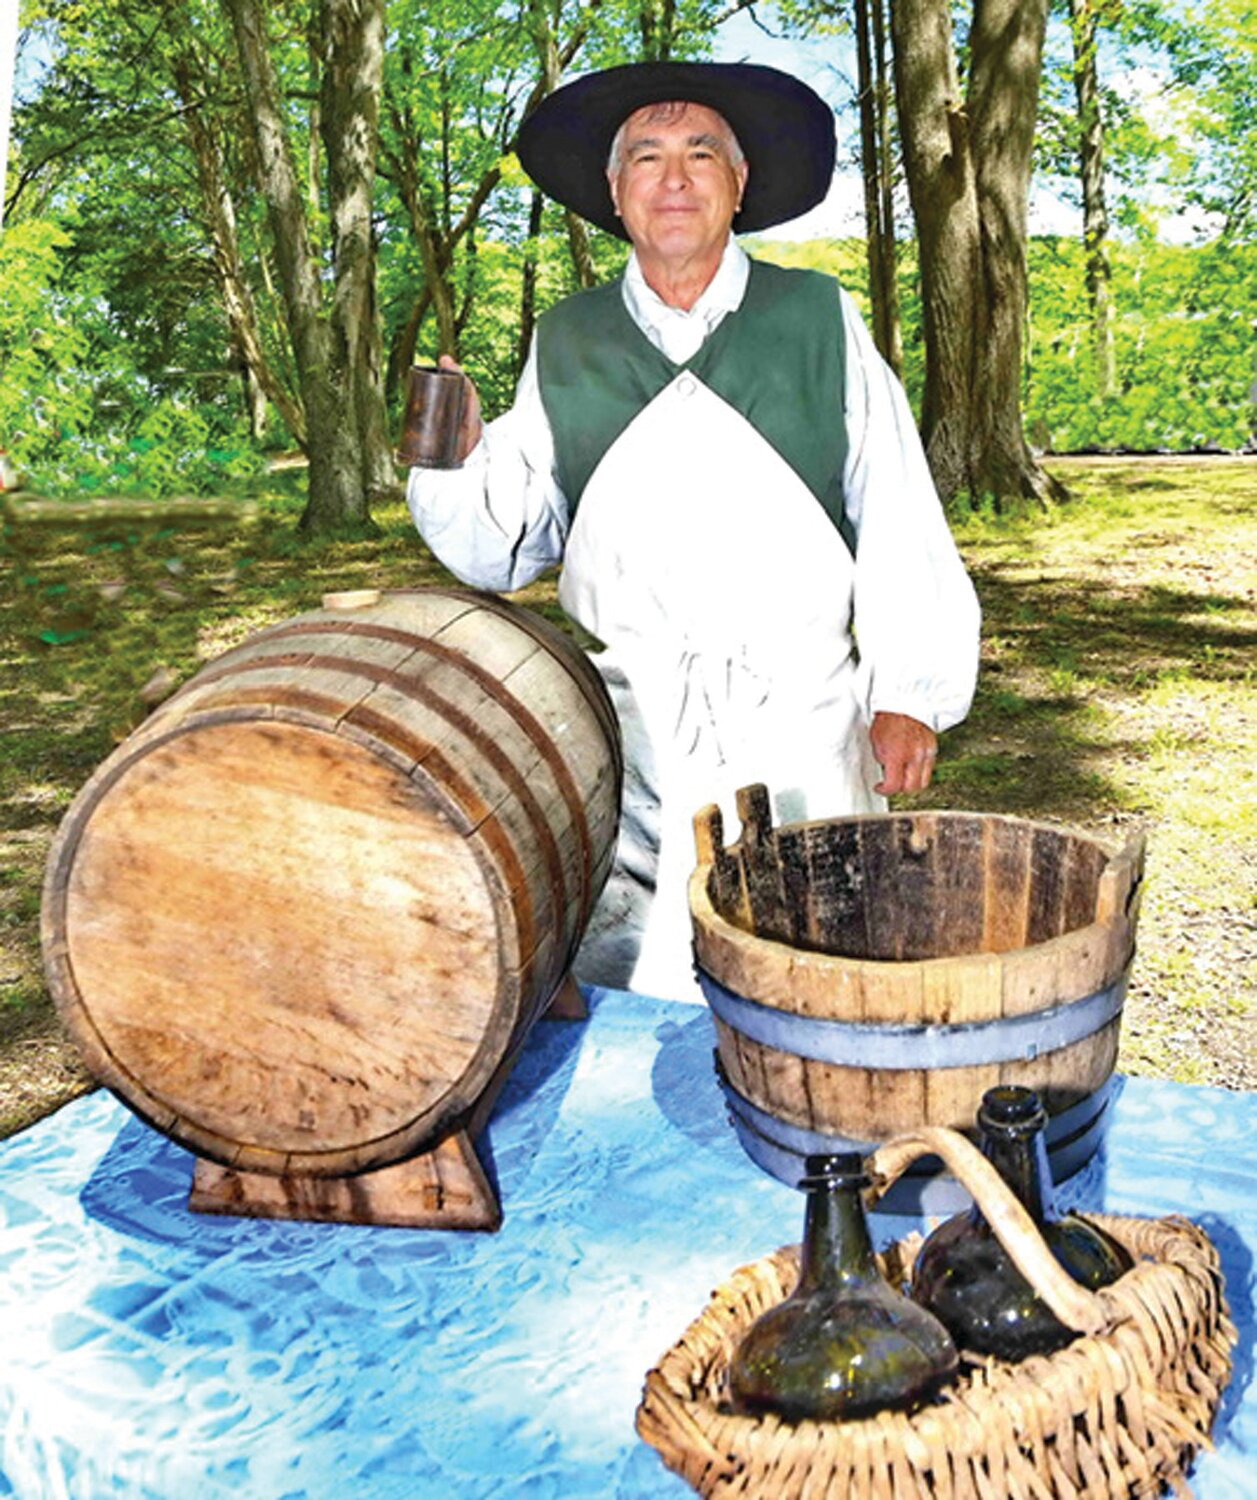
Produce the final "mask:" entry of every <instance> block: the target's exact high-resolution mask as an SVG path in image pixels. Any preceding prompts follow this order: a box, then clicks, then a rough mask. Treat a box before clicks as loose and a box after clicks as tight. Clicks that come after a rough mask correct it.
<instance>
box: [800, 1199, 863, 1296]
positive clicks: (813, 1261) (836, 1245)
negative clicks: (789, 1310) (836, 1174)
mask: <svg viewBox="0 0 1257 1500" xmlns="http://www.w3.org/2000/svg"><path fill="white" fill-rule="evenodd" d="M878 1277H879V1273H878V1269H877V1262H876V1261H875V1260H874V1258H873V1242H872V1240H871V1239H870V1238H869V1226H868V1221H867V1220H866V1219H865V1217H864V1205H863V1204H862V1203H861V1201H860V1191H859V1189H858V1188H856V1187H842V1186H839V1185H837V1184H834V1183H825V1184H819V1185H817V1186H816V1187H813V1188H810V1189H809V1191H808V1197H807V1214H806V1217H805V1219H804V1225H803V1253H802V1257H801V1260H800V1265H799V1290H800V1291H814V1290H815V1289H817V1288H818V1287H823V1286H845V1285H854V1284H856V1283H858V1282H865V1281H871V1280H877V1279H878Z"/></svg>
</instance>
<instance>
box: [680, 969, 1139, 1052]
mask: <svg viewBox="0 0 1257 1500" xmlns="http://www.w3.org/2000/svg"><path fill="white" fill-rule="evenodd" d="M1128 972H1129V965H1128V966H1127V968H1125V969H1123V970H1122V972H1121V974H1119V975H1118V977H1117V978H1116V979H1115V980H1114V981H1113V983H1112V984H1110V985H1106V986H1105V988H1104V989H1102V990H1097V991H1096V992H1095V994H1093V995H1086V996H1084V997H1083V998H1082V999H1081V1000H1069V1001H1066V1002H1065V1003H1064V1004H1063V1005H1054V1006H1051V1007H1049V1008H1048V1009H1046V1010H1036V1011H1029V1012H1027V1013H1026V1014H1025V1015H1020V1016H997V1017H995V1018H993V1019H991V1020H986V1021H960V1022H948V1023H938V1024H921V1023H919V1022H918V1023H911V1024H905V1023H902V1022H897V1021H894V1022H889V1021H888V1022H872V1021H835V1020H831V1019H828V1018H826V1017H818V1016H800V1015H796V1014H795V1013H794V1012H792V1011H784V1010H777V1009H776V1008H775V1007H773V1006H771V1005H761V1004H760V1003H759V1001H757V1000H748V999H746V998H745V997H744V996H742V995H735V994H734V993H733V992H732V991H731V990H727V989H725V987H724V985H722V984H720V983H719V982H718V981H717V980H715V979H713V978H712V976H711V975H710V974H708V973H707V972H706V970H704V969H703V968H701V967H699V968H698V969H697V973H698V982H699V985H700V986H701V987H702V991H703V994H704V995H705V996H706V999H707V1003H708V1005H710V1006H711V1008H712V1011H713V1012H714V1013H715V1015H716V1016H717V1017H718V1019H720V1020H721V1021H723V1022H724V1023H725V1025H726V1026H731V1027H732V1028H733V1029H734V1030H735V1031H737V1032H740V1033H741V1034H742V1035H743V1036H746V1037H749V1038H750V1039H751V1040H752V1041H754V1042H760V1043H761V1044H762V1045H763V1046H766V1047H774V1048H776V1049H777V1050H778V1051H781V1052H791V1053H793V1054H795V1056H797V1057H808V1058H811V1059H813V1060H814V1061H815V1062H826V1063H838V1064H841V1065H844V1066H846V1067H858V1068H887V1069H916V1068H967V1067H974V1066H977V1065H979V1064H982V1063H997V1062H1022V1061H1028V1060H1032V1059H1034V1058H1036V1057H1039V1056H1040V1055H1041V1054H1042V1053H1045V1052H1055V1051H1057V1050H1058V1049H1059V1048H1061V1047H1068V1046H1070V1045H1072V1044H1073V1043H1074V1042H1080V1041H1082V1040H1083V1039H1084V1037H1089V1036H1091V1035H1092V1034H1093V1033H1094V1032H1097V1031H1099V1030H1100V1028H1101V1027H1103V1026H1106V1025H1107V1024H1108V1023H1109V1022H1110V1021H1111V1020H1112V1019H1113V1018H1114V1016H1116V1015H1118V1014H1120V1012H1121V1009H1122V1005H1123V1003H1124V1001H1125V998H1126V978H1127V974H1128Z"/></svg>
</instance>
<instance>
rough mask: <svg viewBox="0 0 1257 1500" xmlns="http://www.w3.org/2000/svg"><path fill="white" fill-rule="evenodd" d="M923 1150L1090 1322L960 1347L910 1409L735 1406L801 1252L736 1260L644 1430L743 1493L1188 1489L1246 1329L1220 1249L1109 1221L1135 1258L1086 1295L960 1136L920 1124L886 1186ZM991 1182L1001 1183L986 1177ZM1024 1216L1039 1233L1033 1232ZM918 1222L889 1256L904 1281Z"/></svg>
mask: <svg viewBox="0 0 1257 1500" xmlns="http://www.w3.org/2000/svg"><path fill="white" fill-rule="evenodd" d="M924 1151H933V1152H937V1153H939V1154H941V1155H944V1157H945V1159H946V1161H947V1165H948V1167H949V1169H950V1170H951V1171H952V1172H953V1173H955V1174H956V1175H957V1176H959V1177H961V1179H962V1180H963V1181H964V1182H965V1185H966V1186H967V1187H969V1189H970V1191H971V1192H973V1194H974V1197H975V1198H976V1199H977V1201H978V1202H979V1203H980V1204H981V1205H982V1208H983V1211H984V1212H985V1213H986V1214H987V1217H988V1219H990V1221H991V1223H992V1225H993V1227H994V1229H995V1231H996V1233H997V1234H998V1235H999V1237H1000V1240H1001V1241H1002V1242H1003V1243H1004V1245H1005V1246H1006V1248H1007V1249H1008V1250H1009V1253H1010V1254H1011V1255H1012V1256H1013V1258H1014V1259H1015V1260H1016V1262H1017V1264H1018V1265H1019V1266H1020V1267H1021V1269H1022V1270H1023V1272H1024V1273H1025V1274H1026V1275H1027V1276H1028V1277H1029V1278H1030V1280H1031V1281H1032V1282H1033V1284H1034V1286H1035V1287H1036V1289H1037V1290H1038V1291H1039V1293H1040V1295H1042V1296H1043V1297H1044V1299H1045V1300H1046V1301H1048V1302H1049V1304H1050V1305H1051V1306H1052V1308H1053V1310H1054V1311H1055V1312H1056V1313H1057V1316H1058V1317H1061V1318H1062V1320H1063V1321H1065V1322H1066V1323H1068V1324H1069V1325H1070V1326H1071V1327H1073V1328H1077V1329H1080V1330H1083V1329H1085V1330H1086V1332H1084V1333H1083V1334H1082V1336H1081V1337H1079V1338H1078V1339H1076V1340H1075V1341H1074V1342H1073V1343H1072V1344H1070V1345H1069V1346H1068V1347H1066V1348H1065V1349H1062V1350H1060V1351H1059V1352H1058V1353H1056V1354H1053V1355H1051V1356H1049V1357H1034V1358H1031V1359H1028V1360H1025V1361H1024V1362H1023V1363H1021V1364H1018V1365H1010V1364H1005V1363H1003V1362H1001V1361H999V1360H994V1359H979V1358H978V1357H976V1356H975V1357H974V1358H973V1359H966V1360H964V1361H963V1363H962V1373H961V1377H960V1379H959V1380H958V1381H957V1382H956V1383H955V1384H954V1385H952V1386H950V1387H949V1388H948V1389H946V1390H945V1391H944V1392H943V1393H942V1394H941V1395H940V1396H939V1397H938V1398H936V1400H935V1402H934V1403H933V1404H932V1405H929V1406H926V1407H924V1408H922V1409H920V1410H918V1411H916V1412H913V1413H911V1414H907V1413H903V1412H882V1413H879V1414H878V1415H877V1416H876V1417H872V1418H868V1419H866V1420H863V1421H851V1422H819V1423H818V1422H800V1423H799V1424H798V1425H797V1426H795V1425H791V1424H789V1423H785V1422H781V1421H778V1420H777V1419H776V1418H775V1417H765V1418H752V1417H743V1416H737V1415H734V1414H733V1413H732V1411H731V1409H730V1407H729V1405H728V1402H727V1400H726V1399H725V1388H726V1378H727V1371H728V1364H729V1359H730V1356H731V1354H732V1352H733V1349H734V1347H735V1345H736V1343H737V1341H738V1339H739V1338H740V1337H741V1335H742V1333H743V1332H744V1331H745V1330H746V1329H747V1328H748V1327H749V1326H750V1324H751V1323H752V1322H753V1321H754V1320H755V1319H756V1318H757V1317H758V1316H759V1315H760V1313H762V1312H764V1311H765V1310H766V1309H767V1308H769V1307H771V1306H773V1305H774V1304H776V1303H777V1302H780V1301H781V1300H782V1298H783V1297H785V1296H787V1295H788V1294H789V1292H790V1291H791V1290H792V1288H793V1286H794V1284H795V1281H796V1280H797V1277H798V1250H797V1247H795V1246H788V1247H786V1248H784V1249H781V1250H778V1251H777V1252H776V1253H775V1254H773V1255H769V1256H767V1257H766V1258H765V1259H763V1260H760V1261H757V1262H755V1263H754V1264H753V1265H749V1266H743V1267H742V1268H741V1269H740V1270H738V1271H736V1272H734V1274H733V1275H732V1277H730V1279H729V1280H728V1281H727V1282H725V1283H724V1285H722V1286H721V1287H719V1288H718V1289H717V1291H716V1292H715V1293H714V1294H713V1296H712V1299H711V1301H710V1302H709V1303H708V1305H707V1307H706V1309H705V1310H704V1311H703V1313H702V1315H701V1316H700V1317H699V1318H698V1319H697V1320H696V1321H695V1322H694V1323H692V1324H691V1325H690V1327H689V1328H688V1329H686V1331H685V1334H684V1336H683V1337H682V1338H681V1340H680V1341H679V1342H678V1343H677V1344H675V1345H674V1346H673V1347H672V1348H671V1349H670V1350H669V1351H668V1353H667V1354H666V1355H665V1356H664V1357H663V1359H662V1360H661V1361H660V1363H659V1364H658V1366H657V1367H656V1368H655V1369H653V1370H651V1372H650V1373H649V1375H648V1376H647V1378H646V1388H645V1392H644V1394H643V1397H642V1402H641V1405H640V1407H639V1408H638V1412H637V1430H638V1432H639V1433H640V1434H641V1436H642V1437H643V1438H644V1439H645V1440H646V1442H648V1443H650V1444H651V1445H652V1446H653V1447H655V1448H657V1449H658V1450H659V1452H660V1454H661V1455H662V1457H663V1460H664V1462H665V1463H666V1464H667V1465H668V1467H669V1468H670V1469H673V1470H675V1471H676V1472H677V1473H678V1474H680V1475H681V1476H682V1477H683V1478H684V1479H686V1480H687V1481H688V1482H689V1483H690V1484H691V1485H692V1486H693V1487H694V1488H695V1489H696V1490H697V1491H698V1492H699V1493H700V1494H702V1495H709V1496H735V1495H736V1496H743V1497H749V1500H790V1497H798V1500H822V1497H824V1500H857V1497H858V1500H1083V1497H1086V1500H1091V1497H1096V1500H1099V1497H1105V1500H1117V1497H1128V1496H1153V1495H1159V1494H1161V1493H1163V1492H1164V1491H1165V1490H1166V1489H1173V1490H1174V1492H1175V1493H1177V1494H1179V1495H1185V1496H1189V1495H1190V1494H1191V1490H1190V1488H1189V1486H1188V1485H1187V1482H1186V1479H1185V1475H1186V1472H1187V1470H1188V1468H1189V1466H1190V1464H1191V1462H1192V1459H1193V1458H1194V1456H1195V1454H1196V1452H1197V1450H1198V1449H1199V1448H1201V1447H1202V1446H1205V1447H1207V1446H1209V1436H1208V1434H1209V1428H1210V1426H1211V1424H1212V1422H1213V1418H1214V1414H1215V1412H1216V1411H1217V1408H1218V1403H1219V1400H1220V1399H1221V1394H1222V1390H1223V1388H1224V1386H1225V1385H1226V1382H1227V1380H1228V1378H1229V1377H1230V1373H1231V1350H1232V1348H1233V1346H1234V1343H1235V1338H1236V1333H1235V1328H1234V1326H1233V1325H1232V1323H1231V1321H1230V1317H1229V1315H1228V1311H1227V1306H1226V1300H1225V1296H1224V1291H1223V1282H1222V1276H1221V1270H1220V1266H1219V1260H1218V1255H1217V1251H1216V1249H1215V1248H1214V1246H1213V1244H1212V1242H1211V1241H1210V1240H1209V1237H1208V1236H1207V1235H1206V1234H1205V1233H1204V1231H1203V1230H1201V1229H1200V1228H1198V1227H1197V1226H1196V1225H1194V1224H1192V1223H1191V1222H1190V1221H1189V1220H1187V1219H1182V1218H1178V1217H1171V1218H1165V1219H1134V1218H1113V1217H1107V1216H1100V1215H1096V1216H1095V1217H1094V1222H1096V1223H1097V1224H1100V1225H1101V1226H1102V1227H1103V1228H1104V1229H1106V1230H1107V1231H1108V1232H1109V1233H1110V1234H1112V1235H1113V1236H1114V1237H1115V1238H1116V1239H1118V1240H1120V1241H1121V1243H1122V1244H1123V1245H1125V1247H1126V1248H1127V1249H1128V1250H1129V1251H1130V1252H1131V1254H1132V1255H1133V1256H1134V1257H1135V1260H1136V1264H1135V1266H1134V1268H1133V1269H1132V1270H1131V1271H1129V1272H1127V1274H1126V1275H1125V1276H1123V1277H1122V1278H1121V1280H1120V1281H1118V1282H1117V1283H1116V1284H1115V1285H1113V1286H1111V1287H1108V1288H1105V1289H1104V1290H1103V1291H1101V1292H1099V1293H1096V1294H1092V1293H1090V1292H1084V1291H1083V1290H1082V1289H1081V1288H1080V1287H1078V1286H1076V1285H1075V1284H1074V1283H1073V1282H1072V1281H1070V1280H1069V1279H1068V1278H1067V1277H1066V1276H1065V1275H1064V1273H1063V1272H1061V1271H1060V1268H1059V1267H1058V1266H1057V1265H1056V1262H1055V1261H1054V1260H1053V1259H1052V1257H1051V1254H1050V1252H1049V1251H1048V1250H1047V1249H1046V1247H1045V1246H1044V1244H1043V1241H1042V1239H1041V1237H1040V1236H1039V1235H1038V1234H1037V1232H1035V1231H1034V1229H1033V1226H1030V1221H1029V1219H1028V1217H1027V1216H1026V1215H1025V1214H1024V1211H1023V1210H1021V1207H1020V1205H1019V1204H1017V1203H1016V1201H1015V1200H1014V1199H1013V1198H1012V1195H1011V1194H1010V1193H1009V1192H1008V1190H1007V1189H1006V1188H1005V1187H1004V1185H1003V1183H1002V1182H1000V1181H999V1179H998V1178H997V1177H995V1174H994V1172H993V1171H992V1170H991V1169H990V1168H989V1165H988V1164H987V1163H986V1162H985V1160H984V1159H983V1158H982V1157H981V1155H980V1154H979V1153H978V1152H977V1151H976V1150H975V1148H974V1147H972V1146H971V1145H970V1144H969V1142H968V1141H966V1140H965V1139H964V1138H963V1137H961V1136H959V1135H956V1134H954V1133H953V1132H951V1131H943V1130H923V1131H920V1132H916V1133H914V1134H913V1135H912V1136H905V1137H899V1138H897V1139H896V1140H895V1141H893V1142H890V1143H889V1144H888V1145H887V1146H885V1147H882V1148H881V1149H880V1150H879V1151H878V1152H876V1153H875V1154H874V1156H873V1157H871V1158H870V1162H869V1165H870V1169H871V1171H872V1173H873V1175H874V1182H875V1191H885V1189H886V1188H887V1187H889V1185H890V1183H891V1182H892V1181H893V1180H894V1178H895V1177H896V1176H898V1174H899V1172H900V1171H902V1170H903V1169H904V1168H905V1167H906V1166H907V1165H908V1164H909V1163H910V1162H911V1161H912V1160H914V1159H915V1158H916V1156H918V1155H920V1154H922V1153H923V1152H924ZM992 1179H994V1181H993V1182H992ZM1028 1226H1029V1234H1027V1227H1028ZM919 1244H920V1236H917V1235H913V1236H911V1237H910V1238H908V1239H906V1240H902V1241H900V1242H899V1243H898V1244H897V1245H893V1246H891V1247H890V1248H889V1250H888V1251H887V1252H886V1253H885V1254H884V1255H882V1256H880V1257H879V1260H880V1261H881V1263H882V1266H883V1268H884V1270H885V1271H886V1273H887V1275H888V1276H889V1277H890V1278H891V1280H892V1282H901V1281H902V1280H903V1279H904V1278H905V1276H906V1273H907V1271H908V1270H909V1268H910V1267H911V1264H912V1259H913V1256H914V1255H915V1254H916V1250H917V1248H918V1246H919Z"/></svg>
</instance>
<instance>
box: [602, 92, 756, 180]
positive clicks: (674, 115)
mask: <svg viewBox="0 0 1257 1500" xmlns="http://www.w3.org/2000/svg"><path fill="white" fill-rule="evenodd" d="M696 102H697V101H696V100H693V99H662V100H660V101H659V103H658V104H652V105H646V106H643V107H644V108H648V109H649V110H650V114H649V115H648V116H647V119H650V120H675V119H678V118H679V117H680V116H681V115H683V114H684V113H685V111H686V110H687V109H689V107H690V105H691V104H693V103H696ZM710 107H711V106H710V105H709V106H708V108H710ZM636 113H637V111H636V110H634V111H633V114H636ZM712 113H713V114H714V115H716V116H717V117H718V118H719V120H720V123H721V124H722V125H723V126H724V131H725V140H726V144H727V146H728V148H729V163H730V165H731V166H734V167H736V166H740V165H741V163H742V162H744V161H745V160H746V153H745V152H744V151H743V150H742V143H741V142H740V141H739V140H738V138H737V136H736V135H734V133H733V127H732V126H731V125H730V124H729V122H728V120H726V119H725V117H724V116H723V115H722V114H720V111H719V110H712ZM632 118H633V115H629V116H628V119H626V120H624V121H623V122H622V123H621V125H620V128H619V130H617V131H616V133H615V139H614V140H613V141H612V142H611V150H610V151H609V152H608V154H607V171H608V172H610V173H611V175H612V176H613V177H614V176H615V174H616V173H617V172H618V171H619V170H620V167H621V166H622V165H623V162H622V159H621V156H622V152H623V150H624V132H625V131H626V130H627V129H628V122H629V120H631V119H632Z"/></svg>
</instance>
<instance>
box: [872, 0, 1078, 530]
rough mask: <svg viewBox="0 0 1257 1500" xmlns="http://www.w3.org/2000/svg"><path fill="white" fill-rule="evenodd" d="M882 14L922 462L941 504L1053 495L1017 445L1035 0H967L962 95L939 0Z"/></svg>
mask: <svg viewBox="0 0 1257 1500" xmlns="http://www.w3.org/2000/svg"><path fill="white" fill-rule="evenodd" d="M891 22H892V29H893V36H894V53H895V90H896V98H897V103H898V111H899V130H900V137H901V139H902V142H903V153H904V169H905V172H906V175H907V180H908V192H909V196H910V198H911V201H912V211H913V216H914V218H915V220H916V225H917V237H918V243H919V247H920V263H921V286H922V301H923V304H924V327H925V350H926V370H925V399H924V406H923V411H922V436H923V438H924V440H925V448H926V454H927V456H928V458H929V461H930V469H931V471H932V472H933V475H934V480H935V483H936V484H937V485H938V488H939V491H940V493H941V494H942V496H943V498H944V499H945V500H949V501H950V500H953V499H955V498H957V497H959V496H966V497H967V498H968V500H969V503H971V504H977V503H978V502H979V501H980V500H982V499H983V498H985V497H990V498H991V499H993V501H994V502H995V504H996V505H997V506H998V505H1000V504H1001V503H1002V502H1003V501H1004V500H1009V499H1018V498H1022V499H1025V498H1030V499H1035V500H1038V501H1040V502H1046V501H1047V500H1048V499H1049V498H1059V497H1061V496H1063V494H1064V490H1063V488H1062V487H1061V486H1060V485H1059V484H1058V482H1057V481H1055V480H1054V479H1052V478H1051V476H1050V475H1048V474H1047V473H1046V472H1045V471H1044V470H1043V469H1042V468H1041V467H1040V466H1039V464H1038V463H1037V461H1036V460H1035V458H1034V456H1033V454H1032V453H1031V451H1030V448H1029V445H1028V444H1027V442H1026V438H1025V433H1024V431H1023V429H1022V423H1021V401H1020V395H1021V348H1022V330H1023V326H1024V319H1025V305H1026V215H1027V203H1028V199H1029V191H1030V169H1031V148H1032V145H1033V139H1034V120H1035V111H1036V107H1037V103H1038V86H1039V69H1040V60H1041V56H1042V47H1043V35H1044V30H1045V27H1046V24H1047V5H1046V0H976V3H975V5H974V13H973V21H972V25H971V27H970V31H969V45H970V73H969V80H968V87H967V90H966V92H965V94H964V96H963V103H962V102H961V101H962V94H961V88H960V80H959V75H958V69H957V64H956V52H955V46H954V42H953V38H952V28H951V12H950V7H949V5H948V3H947V0H896V3H895V4H894V5H893V6H892V7H891Z"/></svg>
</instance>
